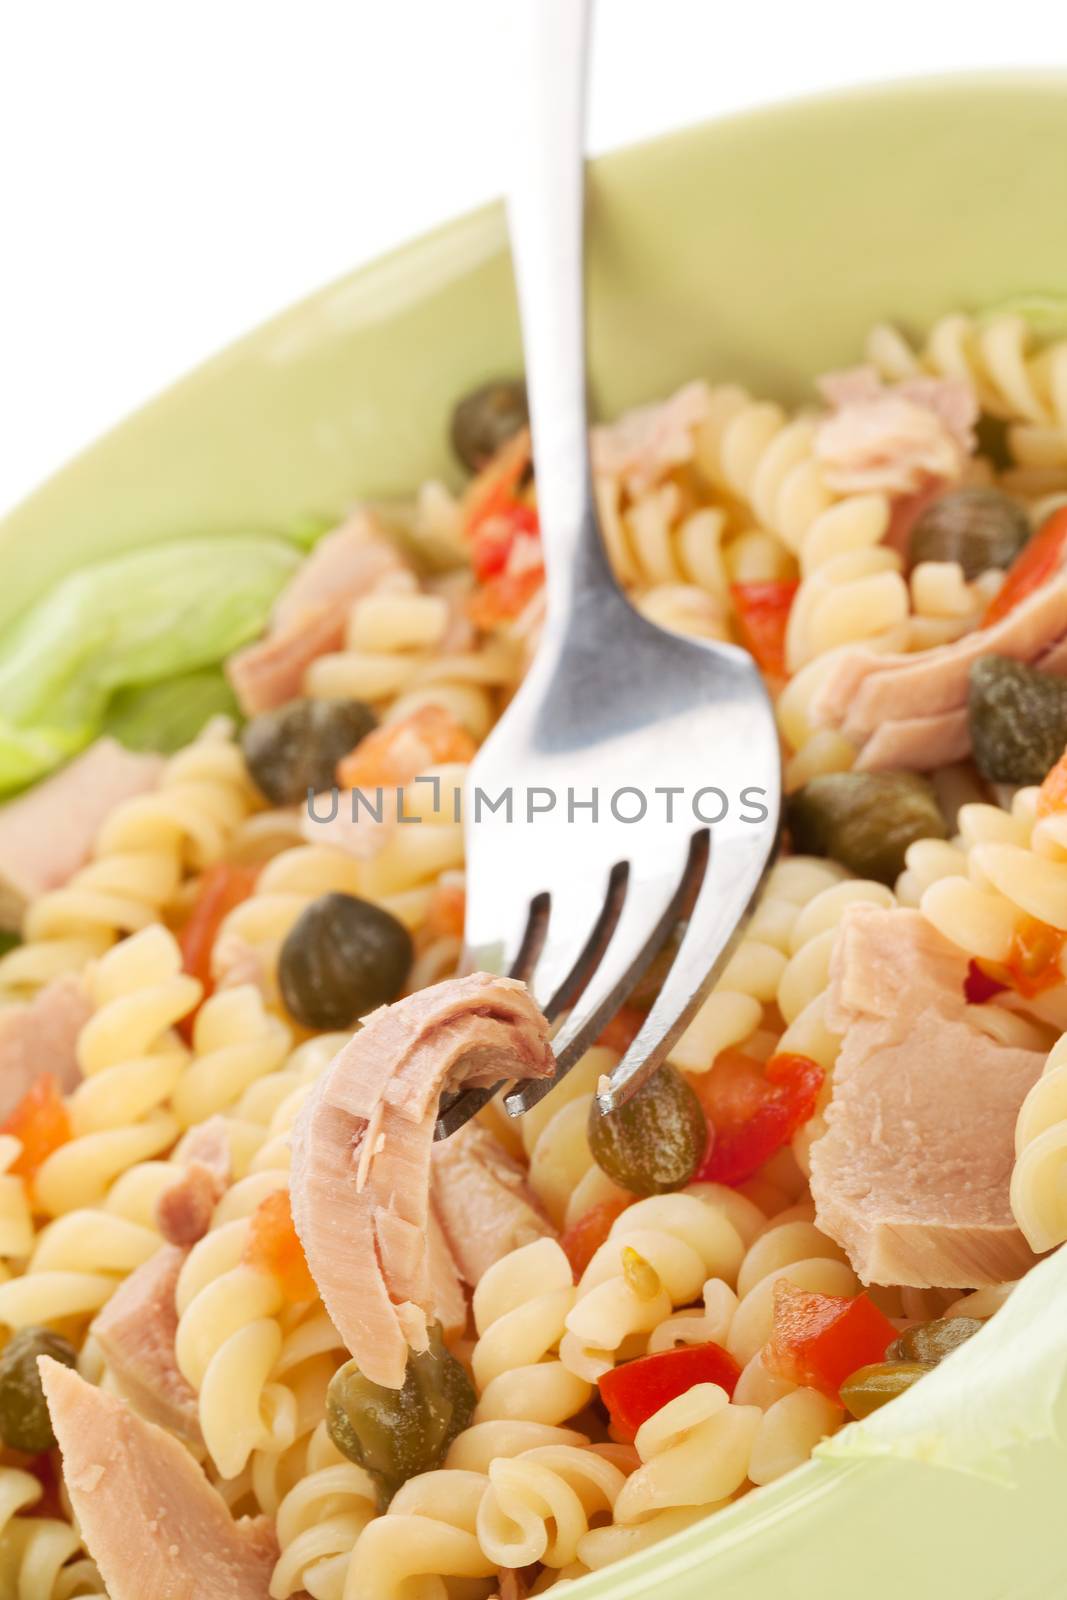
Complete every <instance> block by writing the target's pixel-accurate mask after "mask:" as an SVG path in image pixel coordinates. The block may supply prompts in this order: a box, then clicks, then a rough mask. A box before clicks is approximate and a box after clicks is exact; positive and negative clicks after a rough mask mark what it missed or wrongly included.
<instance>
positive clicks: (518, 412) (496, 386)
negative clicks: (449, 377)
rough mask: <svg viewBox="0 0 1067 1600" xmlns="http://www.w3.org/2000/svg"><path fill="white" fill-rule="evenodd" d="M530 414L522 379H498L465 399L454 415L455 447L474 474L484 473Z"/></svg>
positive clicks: (458, 405) (459, 404)
mask: <svg viewBox="0 0 1067 1600" xmlns="http://www.w3.org/2000/svg"><path fill="white" fill-rule="evenodd" d="M529 418H530V413H529V409H528V407H527V404H526V385H525V384H524V383H523V381H522V379H521V378H498V379H496V380H495V381H493V382H491V383H483V384H481V385H480V387H479V388H477V389H473V390H472V391H471V393H470V394H466V395H464V396H463V398H462V400H460V401H459V402H458V403H457V404H456V406H455V408H454V410H453V412H452V426H451V430H450V432H451V436H452V448H453V449H454V450H455V452H456V454H457V456H458V457H459V459H460V460H461V461H462V462H463V465H464V466H465V467H469V469H470V470H471V472H481V470H482V469H483V467H486V466H488V464H489V462H490V461H492V459H493V457H494V456H495V455H496V454H497V452H498V451H499V450H500V449H501V447H502V446H503V445H505V444H507V442H508V440H509V439H513V438H514V437H515V435H516V434H517V433H518V432H519V431H520V430H521V429H523V428H525V427H526V424H527V422H528V421H529Z"/></svg>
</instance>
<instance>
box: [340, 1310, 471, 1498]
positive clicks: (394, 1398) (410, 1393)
mask: <svg viewBox="0 0 1067 1600" xmlns="http://www.w3.org/2000/svg"><path fill="white" fill-rule="evenodd" d="M476 1404H477V1396H476V1395H475V1392H474V1386H473V1384H472V1383H471V1380H470V1378H469V1377H468V1376H467V1373H466V1371H465V1370H464V1368H463V1367H462V1366H461V1365H460V1363H459V1362H458V1361H457V1360H456V1358H455V1356H453V1355H452V1354H451V1352H450V1351H449V1350H448V1349H446V1347H445V1344H444V1341H443V1338H442V1335H441V1326H440V1323H435V1324H434V1325H433V1327H431V1329H430V1345H429V1349H428V1350H424V1351H421V1352H416V1351H412V1352H411V1354H410V1355H409V1356H408V1365H407V1372H406V1373H405V1375H404V1384H403V1387H402V1388H400V1389H386V1388H383V1387H382V1385H381V1384H378V1383H372V1382H371V1381H370V1379H369V1378H365V1377H364V1376H363V1374H362V1373H361V1372H360V1370H359V1367H358V1366H357V1365H356V1363H355V1362H354V1361H346V1362H345V1364H344V1366H343V1367H340V1368H339V1369H338V1371H337V1372H335V1373H334V1375H333V1377H332V1378H331V1380H330V1387H329V1389H328V1390H327V1391H326V1428H327V1432H328V1433H329V1436H330V1438H331V1439H332V1440H333V1442H334V1444H335V1445H336V1446H337V1448H338V1450H340V1452H341V1454H342V1455H343V1456H347V1457H348V1459H349V1461H355V1462H358V1464H359V1465H360V1466H361V1467H365V1468H366V1470H367V1471H368V1472H369V1473H370V1474H371V1475H372V1477H374V1478H375V1479H376V1481H377V1482H378V1484H379V1487H380V1490H381V1494H382V1499H383V1501H384V1502H386V1503H388V1501H389V1500H391V1499H392V1497H393V1495H394V1494H395V1493H396V1491H397V1489H399V1487H400V1485H401V1484H402V1483H404V1482H406V1480H407V1479H408V1478H413V1477H414V1476H415V1475H416V1474H417V1473H420V1472H429V1471H431V1470H432V1469H433V1468H434V1467H437V1466H439V1465H440V1464H441V1462H442V1461H443V1460H444V1457H445V1452H446V1451H447V1449H448V1447H449V1445H450V1444H451V1443H452V1440H453V1439H454V1438H455V1437H456V1435H457V1434H459V1433H462V1432H463V1430H464V1428H466V1427H468V1426H469V1424H470V1422H471V1419H472V1417H473V1416H474V1407H475V1405H476Z"/></svg>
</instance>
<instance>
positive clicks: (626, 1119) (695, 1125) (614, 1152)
mask: <svg viewBox="0 0 1067 1600" xmlns="http://www.w3.org/2000/svg"><path fill="white" fill-rule="evenodd" d="M707 1143H708V1124H707V1119H706V1117H705V1116H704V1112H703V1109H702V1107H701V1104H700V1101H699V1100H698V1099H697V1097H696V1095H695V1094H694V1093H693V1090H692V1088H691V1087H690V1085H689V1084H688V1083H687V1082H686V1080H685V1079H684V1078H683V1077H682V1074H681V1073H680V1072H679V1071H678V1070H677V1068H675V1067H672V1066H669V1065H668V1066H663V1067H660V1069H659V1071H658V1072H657V1073H655V1074H654V1075H653V1076H652V1077H651V1078H649V1080H648V1082H647V1083H646V1084H644V1085H643V1086H642V1087H641V1088H640V1089H639V1090H638V1091H637V1093H636V1094H635V1095H634V1097H633V1099H632V1100H628V1101H627V1102H626V1104H625V1105H624V1106H620V1107H619V1109H618V1110H617V1111H611V1112H609V1113H608V1114H607V1115H606V1116H605V1115H604V1114H603V1113H602V1112H601V1111H599V1110H598V1109H597V1104H596V1101H595V1100H594V1101H593V1104H592V1105H591V1106H590V1108H589V1147H590V1149H591V1150H592V1152H593V1156H594V1159H595V1160H596V1163H597V1165H598V1166H599V1167H600V1168H601V1169H602V1170H603V1171H604V1172H606V1173H607V1175H608V1177H609V1178H610V1179H611V1180H612V1182H613V1183H617V1184H619V1185H620V1187H622V1188H623V1189H629V1190H630V1192H631V1193H632V1194H666V1193H667V1192H668V1190H670V1189H681V1188H682V1187H683V1185H685V1184H687V1183H688V1182H689V1180H690V1178H692V1176H693V1174H694V1172H695V1171H696V1170H697V1168H698V1167H699V1165H700V1163H701V1161H702V1160H703V1158H704V1152H705V1150H706V1149H707Z"/></svg>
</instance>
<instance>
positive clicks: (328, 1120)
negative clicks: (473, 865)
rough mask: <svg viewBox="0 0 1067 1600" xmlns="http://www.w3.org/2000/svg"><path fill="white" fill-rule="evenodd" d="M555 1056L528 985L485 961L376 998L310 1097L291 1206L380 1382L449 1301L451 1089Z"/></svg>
mask: <svg viewBox="0 0 1067 1600" xmlns="http://www.w3.org/2000/svg"><path fill="white" fill-rule="evenodd" d="M552 1070H553V1057H552V1051H551V1047H550V1045H549V1041H548V1027H547V1024H546V1022H545V1020H544V1018H543V1017H542V1015H541V1013H540V1011H539V1010H538V1009H537V1007H536V1006H535V1005H534V1003H533V1001H532V1000H531V999H530V996H529V994H528V993H527V991H526V988H525V986H524V985H523V984H521V983H515V982H513V981H512V980H510V979H507V978H495V977H492V976H490V975H489V974H487V973H484V972H478V973H474V974H472V975H471V976H470V977H466V978H454V979H452V980H450V981H449V982H447V983H439V984H437V985H435V986H434V987H433V988H431V989H423V990H421V991H420V992H419V993H417V994H414V995H411V996H409V997H408V998H407V999H405V1000H400V1001H398V1002H397V1004H396V1005H393V1006H383V1007H382V1008H381V1009H380V1010H378V1011H375V1012H374V1013H373V1014H372V1015H371V1016H370V1017H368V1018H367V1019H366V1021H365V1023H364V1025H363V1027H362V1028H360V1030H359V1031H358V1032H357V1033H356V1034H355V1036H354V1037H353V1038H352V1040H351V1041H350V1042H349V1043H348V1044H347V1045H346V1046H345V1047H344V1049H343V1050H341V1052H340V1053H339V1055H338V1056H337V1057H336V1058H335V1060H334V1061H333V1063H332V1064H331V1066H330V1067H329V1068H328V1069H327V1070H326V1072H325V1073H324V1074H323V1076H322V1078H321V1079H320V1080H319V1083H318V1084H317V1085H316V1088H315V1090H314V1092H313V1094H312V1095H311V1097H310V1098H309V1100H308V1101H307V1103H306V1105H305V1107H304V1109H303V1111H302V1112H301V1115H300V1118H299V1120H298V1122H297V1125H296V1128H295V1129H294V1135H293V1165H292V1175H291V1180H290V1195H291V1198H292V1206H293V1219H294V1221H295V1223H296V1227H297V1231H298V1233H299V1235H300V1239H301V1242H302V1244H303V1246H304V1252H305V1254H306V1256H307V1261H308V1266H309V1267H310V1269H311V1272H312V1275H313V1276H314V1278H315V1281H316V1283H317V1284H318V1287H319V1292H320V1293H321V1295H322V1299H323V1302H324V1304H325V1306H326V1309H327V1311H328V1312H329V1314H330V1317H331V1318H332V1320H333V1323H334V1325H335V1327H336V1328H337V1331H338V1332H339V1333H340V1335H341V1337H342V1338H343V1339H344V1341H345V1344H346V1345H347V1346H348V1348H349V1350H350V1351H351V1352H352V1354H353V1355H354V1356H355V1358H356V1360H357V1361H358V1362H359V1365H360V1368H361V1370H362V1371H363V1372H364V1373H365V1374H366V1375H367V1377H369V1378H371V1379H373V1380H374V1381H375V1382H376V1383H381V1384H384V1385H386V1386H387V1387H389V1388H392V1389H398V1388H399V1387H400V1386H401V1384H402V1383H403V1381H404V1371H405V1367H406V1364H407V1355H408V1349H409V1347H410V1348H413V1349H419V1350H421V1349H425V1348H426V1346H427V1324H428V1322H429V1321H432V1320H433V1318H434V1317H435V1316H436V1315H437V1314H438V1308H437V1307H436V1305H435V1303H434V1297H433V1292H432V1287H431V1275H430V1262H429V1252H428V1249H427V1242H426V1241H427V1227H428V1214H429V1199H430V1160H431V1149H432V1144H433V1132H434V1122H435V1119H436V1115H437V1107H438V1103H439V1101H440V1098H441V1095H442V1094H443V1093H445V1092H446V1091H449V1090H455V1089H459V1088H461V1087H469V1086H475V1085H480V1084H491V1083H495V1082H496V1081H497V1080H498V1079H499V1078H519V1077H527V1076H534V1077H544V1076H547V1075H549V1074H550V1073H551V1072H552Z"/></svg>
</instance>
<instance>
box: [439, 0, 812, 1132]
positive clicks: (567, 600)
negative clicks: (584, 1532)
mask: <svg viewBox="0 0 1067 1600" xmlns="http://www.w3.org/2000/svg"><path fill="white" fill-rule="evenodd" d="M525 10H526V18H525V20H526V21H527V22H528V23H529V24H530V27H529V33H530V39H529V48H528V52H527V56H526V66H527V68H528V71H527V72H526V74H525V76H526V79H527V82H528V86H529V89H530V91H531V111H532V115H531V117H530V125H529V127H528V128H527V130H526V136H525V138H524V140H523V141H522V144H521V160H522V162H523V164H524V168H525V170H524V171H523V172H522V174H521V181H520V182H519V183H517V185H516V187H515V190H514V194H513V197H512V200H511V204H510V227H511V239H512V252H513V257H514V262H515V270H516V276H517V280H518V287H519V299H520V305H521V309H522V321H523V332H524V343H525V349H526V373H527V386H528V391H529V399H530V412H531V423H532V430H533V442H534V457H535V463H536V471H537V498H538V506H539V510H540V520H541V530H542V539H543V543H544V551H545V559H546V565H547V572H546V613H545V623H544V631H543V634H542V638H541V643H540V647H539V650H538V653H537V656H536V659H535V661H534V663H533V665H532V667H531V669H530V671H529V673H528V674H527V676H526V678H525V680H524V682H523V684H522V685H521V687H520V689H519V691H518V693H517V694H516V696H515V698H514V700H513V701H512V703H511V705H510V706H509V707H508V710H507V712H506V713H505V715H504V716H503V717H502V718H501V720H500V722H499V724H498V725H497V727H496V728H495V729H494V731H493V733H492V734H491V735H490V737H489V738H488V740H487V741H486V743H485V744H484V745H483V746H482V748H481V750H480V751H479V752H478V755H477V757H476V758H475V760H474V762H473V764H472V767H471V770H470V776H469V782H468V789H467V794H466V797H465V807H466V818H465V828H466V843H467V875H468V890H467V923H466V939H465V948H464V956H463V970H467V971H469V970H473V969H475V968H481V969H484V970H489V971H495V972H500V973H510V974H512V975H514V976H518V977H524V978H526V979H527V981H528V982H529V983H530V985H531V987H532V990H533V993H534V995H535V997H536V999H537V1000H538V1002H539V1004H540V1005H541V1006H542V1007H543V1008H544V1010H545V1012H546V1014H547V1015H548V1017H549V1018H550V1019H557V1018H560V1019H562V1020H561V1021H560V1023H559V1027H558V1029H557V1032H556V1034H555V1038H554V1048H555V1052H556V1059H557V1069H556V1074H555V1076H554V1077H552V1078H548V1079H541V1080H533V1079H530V1080H527V1081H525V1082H522V1083H519V1084H516V1085H514V1086H513V1087H512V1088H511V1089H510V1091H509V1092H508V1094H507V1095H506V1096H505V1102H504V1103H505V1107H506V1110H507V1111H508V1113H509V1115H512V1116H518V1115H520V1114H521V1113H522V1112H523V1111H526V1110H528V1109H529V1108H530V1107H531V1106H532V1105H534V1104H535V1103H536V1102H537V1101H538V1100H540V1099H541V1098H542V1097H543V1096H544V1095H545V1094H547V1093H548V1092H549V1090H550V1089H551V1088H552V1087H553V1086H554V1084H555V1083H557V1082H558V1081H559V1079H560V1078H562V1077H563V1075H564V1074H565V1073H566V1072H568V1071H569V1070H570V1068H571V1067H572V1066H573V1065H574V1063H575V1062H576V1061H577V1060H578V1059H579V1057H580V1056H581V1055H582V1054H583V1053H584V1052H585V1050H587V1049H588V1047H589V1046H590V1044H591V1043H592V1042H593V1041H594V1040H595V1039H596V1037H597V1035H598V1034H599V1033H600V1031H601V1029H602V1028H603V1026H604V1024H605V1023H606V1022H607V1021H608V1020H610V1018H611V1017H612V1015H613V1014H614V1013H615V1011H616V1010H617V1009H618V1007H619V1005H620V1004H621V1003H622V1001H623V1000H624V999H625V997H626V995H627V994H628V993H629V992H630V990H631V989H632V987H633V985H634V984H635V983H636V982H637V981H638V979H639V978H640V976H641V975H642V973H643V972H644V971H645V970H646V969H647V967H648V966H649V963H650V962H651V961H652V960H653V959H654V957H655V956H656V954H657V953H658V952H659V950H660V949H661V948H662V946H663V945H664V943H665V941H666V940H667V939H668V938H669V937H670V935H671V933H672V930H674V929H675V928H676V927H677V925H678V924H679V920H680V919H681V918H683V917H684V919H685V920H684V932H683V934H682V937H681V941H680V944H679V946H678V949H677V953H676V955H675V957H674V960H673V962H672V964H671V966H670V968H669V971H668V974H667V976H666V979H665V980H664V982H663V985H662V988H661V990H660V993H659V995H658V997H657V999H656V1001H655V1003H654V1004H653V1005H652V1007H651V1009H650V1011H649V1013H648V1015H647V1018H646V1020H645V1022H644V1024H643V1026H642V1027H641V1030H640V1032H639V1033H638V1035H637V1037H636V1038H635V1039H634V1041H633V1043H632V1045H631V1046H630V1048H629V1049H628V1050H627V1051H626V1054H625V1055H624V1056H623V1058H622V1060H621V1061H620V1062H619V1063H618V1065H617V1066H616V1068H615V1070H614V1072H613V1073H612V1074H611V1078H610V1081H609V1083H608V1084H607V1085H603V1084H602V1085H601V1088H600V1091H599V1092H598V1096H597V1098H598V1103H599V1106H600V1109H601V1110H602V1111H603V1112H609V1111H611V1110H613V1109H614V1108H615V1107H617V1106H619V1105H620V1104H622V1103H623V1102H624V1101H626V1100H627V1099H628V1098H629V1097H630V1096H631V1095H633V1094H634V1093H635V1092H636V1090H637V1089H638V1088H639V1087H640V1086H641V1084H643V1083H644V1082H645V1081H646V1079H647V1078H648V1077H649V1076H650V1075H651V1073H653V1072H654V1071H655V1070H656V1068H657V1067H658V1066H659V1065H660V1063H661V1062H662V1061H663V1059H664V1058H665V1056H666V1054H667V1052H668V1051H669V1049H670V1047H671V1045H672V1044H673V1042H674V1041H675V1039H676V1038H677V1037H678V1036H679V1034H680V1033H681V1032H682V1030H683V1029H684V1028H685V1026H686V1024H687V1023H688V1022H689V1021H690V1020H691V1018H692V1017H693V1015H694V1013H695V1012H696V1010H697V1009H698V1007H699V1005H700V1003H701V1001H702V1000H703V999H704V998H705V996H706V995H707V993H708V991H709V990H710V988H711V986H712V984H713V983H714V981H715V978H716V976H717V975H718V974H719V972H720V971H721V970H722V967H723V965H724V964H725V961H726V959H727V958H728V955H729V952H730V950H731V948H732V946H733V943H734V942H735V940H736V938H737V937H738V935H739V933H740V931H741V929H742V926H743V924H744V921H745V919H746V917H747V915H748V913H749V912H750V910H751V908H752V904H753V901H754V899H755V897H756V895H757V893H758V890H759V887H760V884H761V882H762V880H763V877H764V874H765V873H766V870H767V868H768V866H769V864H770V862H771V860H772V857H773V855H774V851H775V847H776V842H777V837H778V828H779V815H780V756H779V746H778V739H777V735H776V731H775V724H774V716H773V712H772V709H771V705H770V701H769V699H768V696H767V692H766V689H765V688H764V685H763V681H762V679H761V678H760V675H759V673H758V671H757V669H756V667H755V665H754V663H753V661H752V659H751V657H749V656H748V655H747V654H746V653H745V652H743V651H741V650H739V649H736V648H735V647H734V646H732V645H727V644H718V643H710V642H705V641H702V640H690V639H683V638H681V637H679V636H678V635H676V634H672V633H667V632H665V631H664V630H662V629H660V628H658V627H656V626H655V625H654V624H653V623H651V622H649V621H647V620H646V619H645V618H644V617H643V616H642V615H641V614H640V613H639V612H637V611H636V610H635V609H634V608H633V607H632V606H631V605H630V603H629V602H628V600H627V599H626V597H625V596H624V595H623V593H622V591H621V590H620V588H619V586H618V584H617V583H616V581H615V579H614V577H613V575H612V573H611V570H610V568H609V566H608V562H607V558H606V556H605V553H604V545H603V543H602V540H601V537H600V532H599V528H598V522H597V512H596V505H595V501H594V496H593V486H592V474H591V469H590V463H589V450H588V423H587V416H586V371H585V353H584V316H583V209H584V166H583V157H582V146H583V121H584V100H585V84H586V49H587V40H588V29H589V18H590V6H589V4H588V3H587V0H528V3H527V6H526V8H525ZM594 791H595V792H596V795H597V798H598V804H597V811H596V814H595V815H594V813H593V812H592V811H591V810H590V809H589V808H588V804H587V805H586V807H584V808H583V805H582V802H583V801H584V802H587V803H588V802H589V801H591V799H592V796H593V792H594ZM714 791H721V792H722V794H723V795H724V796H725V798H726V802H727V806H728V809H727V810H726V812H725V815H720V813H721V812H722V810H723V800H722V799H721V798H720V797H719V795H718V793H716V792H714ZM509 792H510V795H511V808H510V816H509V815H508V810H507V800H506V796H507V794H508V793H509ZM502 797H503V798H502ZM493 802H496V803H497V806H498V809H496V810H495V811H493V810H491V809H490V805H491V804H492V803H493ZM642 811H643V815H642V817H641V819H640V820H625V819H628V818H636V817H637V814H638V813H639V812H642ZM668 814H669V815H670V817H671V820H670V821H668V820H667V817H668ZM500 1087H501V1085H496V1086H495V1087H494V1088H493V1089H483V1090H468V1091H466V1092H465V1093H462V1094H460V1095H459V1096H458V1097H457V1098H455V1099H454V1100H453V1101H452V1102H451V1103H450V1104H443V1105H442V1108H441V1112H440V1115H439V1119H438V1124H437V1135H438V1137H446V1136H447V1135H448V1134H449V1133H452V1132H454V1130H455V1129H456V1128H457V1127H459V1126H461V1125H462V1124H463V1123H464V1122H466V1121H467V1120H468V1119H469V1118H470V1117H471V1116H472V1115H473V1114H474V1112H475V1111H476V1110H478V1109H479V1107H480V1106H482V1105H484V1104H485V1102H486V1101H487V1100H488V1099H490V1098H491V1096H492V1095H493V1094H494V1093H495V1092H496V1090H497V1089H499V1088H500Z"/></svg>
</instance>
